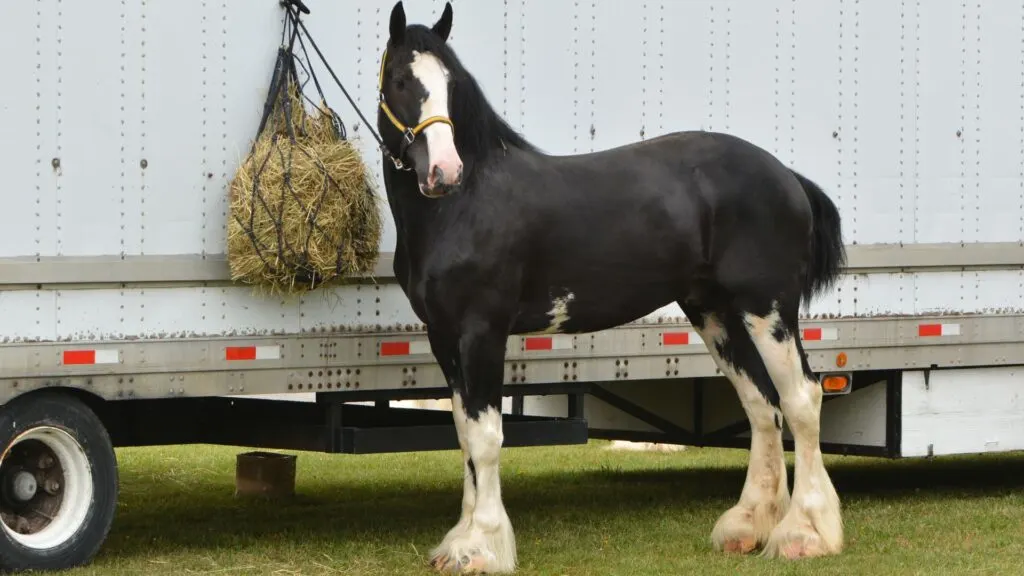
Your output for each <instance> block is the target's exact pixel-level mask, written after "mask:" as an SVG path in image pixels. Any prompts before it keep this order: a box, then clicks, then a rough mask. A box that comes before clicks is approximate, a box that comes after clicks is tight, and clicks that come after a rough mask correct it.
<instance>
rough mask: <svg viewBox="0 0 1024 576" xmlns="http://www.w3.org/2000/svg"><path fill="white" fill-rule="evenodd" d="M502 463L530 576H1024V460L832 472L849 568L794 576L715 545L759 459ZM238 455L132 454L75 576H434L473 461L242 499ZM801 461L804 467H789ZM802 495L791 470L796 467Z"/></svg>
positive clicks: (841, 565) (400, 464)
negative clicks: (88, 559)
mask: <svg viewBox="0 0 1024 576" xmlns="http://www.w3.org/2000/svg"><path fill="white" fill-rule="evenodd" d="M603 444H604V442H592V443H591V444H589V445H587V446H579V447H559V448H514V449H507V450H505V451H504V452H503V460H502V479H503V495H504V500H505V505H506V507H507V509H508V511H509V515H510V516H511V518H512V522H513V525H514V526H515V529H516V534H517V542H518V550H519V560H520V565H521V568H520V571H519V573H520V574H530V575H533V574H538V575H539V574H543V575H590V574H594V575H597V574H602V575H603V574H608V575H627V574H643V575H660V574H708V575H710V574H736V573H740V574H869V573H881V574H944V573H950V572H952V573H956V574H962V573H971V574H1009V573H1017V572H1019V571H1020V570H1021V568H1020V567H1021V566H1022V558H1024V539H1022V538H1021V534H1022V533H1024V496H1022V494H1021V492H1020V490H1019V488H1020V487H1021V486H1022V485H1024V457H1022V456H1020V455H989V456H984V457H971V458H946V459H936V460H933V461H923V460H915V461H906V462H891V461H881V460H871V459H863V458H839V457H830V458H827V465H828V468H829V470H830V472H831V473H832V475H833V479H834V482H835V483H836V487H837V489H838V490H839V493H840V497H841V498H842V499H843V504H844V513H845V520H846V534H847V550H846V551H845V552H844V553H843V554H842V555H841V556H838V557H832V558H826V559H816V560H804V561H800V562H796V563H790V562H785V561H780V560H774V561H773V560H767V559H764V558H758V557H756V556H754V557H735V556H726V555H722V554H718V553H715V552H714V551H712V550H711V548H710V546H709V544H708V535H709V533H710V530H711V527H712V526H713V524H714V522H715V520H716V518H717V517H718V515H719V514H720V513H721V512H723V511H724V510H725V509H726V508H728V507H729V506H731V505H732V504H733V503H734V502H735V500H736V498H737V496H738V495H739V491H740V488H741V486H742V484H743V478H744V470H745V466H746V456H747V453H746V452H745V451H742V450H717V449H695V448H690V449H688V450H686V451H684V452H680V453H673V454H657V453H623V452H608V451H605V450H602V449H601V447H602V446H603ZM240 451H243V450H241V449H236V448H229V447H228V448H225V447H206V446H192V447H166V448H165V447H160V448H132V449H122V450H119V451H118V457H119V462H120V470H121V500H120V506H119V508H118V514H117V518H116V520H115V522H114V527H113V529H112V531H111V534H110V537H109V538H108V540H107V542H106V544H105V545H104V547H103V549H102V550H101V552H100V554H99V555H98V557H97V558H96V560H95V561H94V563H93V564H92V565H90V566H88V567H85V568H81V569H76V570H72V571H69V572H67V574H74V575H86V574H114V575H119V574H224V575H234V574H279V575H298V574H302V575H332V574H334V575H337V574H344V575H376V574H402V575H406V574H408V575H413V576H415V575H417V574H423V575H429V574H432V573H433V572H432V571H431V570H430V569H429V568H428V567H426V562H427V553H428V551H429V550H430V548H431V547H432V546H434V545H435V544H436V543H437V542H438V541H439V540H440V538H441V537H442V536H443V535H444V533H445V532H446V531H447V530H448V528H450V527H451V525H452V524H453V523H454V522H455V520H456V519H457V517H458V512H459V505H460V501H461V464H460V460H459V456H458V454H457V453H456V452H441V453H414V454H397V455H375V456H343V455H325V454H316V453H300V455H299V458H298V462H297V465H298V472H297V474H298V477H297V483H296V484H297V485H296V490H297V493H298V494H297V496H296V498H295V499H294V500H293V501H290V502H287V503H278V502H266V501H259V500H252V499H235V498H234V497H233V487H234V456H235V454H237V453H238V452H240ZM787 457H788V458H790V462H791V455H787ZM790 482H792V466H791V465H790Z"/></svg>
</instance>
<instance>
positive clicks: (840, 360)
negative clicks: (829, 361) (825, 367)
mask: <svg viewBox="0 0 1024 576" xmlns="http://www.w3.org/2000/svg"><path fill="white" fill-rule="evenodd" d="M836 366H838V367H839V368H842V367H843V366H846V352H840V353H839V354H836Z"/></svg>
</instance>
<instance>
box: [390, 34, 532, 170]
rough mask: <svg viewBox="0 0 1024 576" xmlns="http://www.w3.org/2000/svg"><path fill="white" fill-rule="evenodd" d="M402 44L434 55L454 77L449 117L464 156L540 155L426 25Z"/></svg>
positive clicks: (456, 142)
mask: <svg viewBox="0 0 1024 576" xmlns="http://www.w3.org/2000/svg"><path fill="white" fill-rule="evenodd" d="M403 44H405V46H407V47H408V48H411V49H412V50H417V51H419V52H430V53H432V54H434V55H435V56H437V57H438V58H440V59H441V63H442V64H444V66H445V68H447V69H448V72H449V73H451V78H452V82H453V87H452V96H451V100H450V102H449V103H448V108H449V110H448V113H449V115H450V116H451V120H452V123H454V124H455V146H456V148H457V149H458V150H459V153H460V154H461V155H464V156H465V155H469V156H472V157H473V158H474V159H476V160H479V159H481V158H483V157H485V156H487V155H488V154H490V153H491V152H494V151H496V150H502V149H503V147H512V148H519V149H521V150H526V151H530V152H539V149H538V148H537V147H536V146H534V145H533V144H532V143H530V142H529V141H528V140H527V139H526V138H525V137H523V135H522V134H520V133H519V132H517V131H516V130H514V129H513V128H512V127H511V126H509V124H508V122H506V121H505V119H504V118H502V117H501V116H500V115H499V114H498V113H497V112H496V111H495V110H494V108H493V107H492V106H491V103H490V102H488V100H487V98H486V97H485V96H484V93H483V90H481V89H480V85H479V84H478V83H477V81H476V78H474V77H473V75H472V74H470V73H469V71H468V70H466V68H465V67H464V66H463V65H462V62H460V61H459V58H458V57H457V56H456V55H455V51H454V50H452V49H451V47H449V46H448V44H447V43H446V42H443V41H441V38H440V37H439V36H438V35H437V34H435V33H434V32H433V31H431V30H430V29H429V28H427V27H426V26H423V25H414V26H409V27H408V28H407V29H406V32H405V39H404V42H403Z"/></svg>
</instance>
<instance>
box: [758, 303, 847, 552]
mask: <svg viewBox="0 0 1024 576" xmlns="http://www.w3.org/2000/svg"><path fill="white" fill-rule="evenodd" d="M792 300H793V301H794V303H793V304H791V305H788V306H785V305H784V306H783V307H782V308H781V310H780V308H779V306H777V305H776V306H773V307H772V310H771V312H769V313H768V314H767V315H766V316H757V315H754V314H747V315H745V324H746V325H747V329H748V332H749V334H750V337H751V340H753V342H754V345H755V346H756V347H757V350H758V352H759V353H760V355H761V357H762V358H763V359H764V362H765V365H766V366H767V368H768V373H769V374H771V377H772V380H774V381H775V384H776V387H777V388H778V391H779V396H780V401H781V402H780V403H781V407H782V412H783V414H784V415H785V416H786V418H787V421H788V422H789V429H790V431H791V432H792V434H793V440H794V452H795V466H794V469H793V499H792V506H790V508H789V511H788V512H787V513H786V515H785V516H784V517H783V518H782V520H781V521H780V522H779V524H778V525H777V526H776V527H775V529H774V530H773V531H772V534H771V537H770V538H769V540H768V544H767V546H766V547H765V553H766V554H767V555H768V556H779V555H781V556H785V557H786V558H799V557H809V556H824V555H829V554H838V553H839V552H841V551H842V548H843V524H842V517H841V513H840V503H839V496H838V494H837V493H836V489H835V487H834V486H833V485H832V480H831V479H830V478H829V475H828V472H827V471H826V470H825V465H824V462H823V460H822V454H821V445H820V444H819V432H820V418H821V399H822V392H821V388H820V386H819V385H818V382H817V380H816V379H815V377H814V373H813V372H812V371H811V369H810V365H809V364H808V363H807V357H806V355H805V354H804V351H803V346H802V345H801V344H800V340H799V337H798V334H799V331H798V327H797V305H796V304H795V302H796V298H793V299H792Z"/></svg>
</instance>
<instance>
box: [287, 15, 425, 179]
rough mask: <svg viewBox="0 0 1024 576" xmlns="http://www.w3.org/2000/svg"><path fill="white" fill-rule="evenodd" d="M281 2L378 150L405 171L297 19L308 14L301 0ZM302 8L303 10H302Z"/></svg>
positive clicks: (303, 46) (304, 26) (396, 166)
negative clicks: (371, 137)
mask: <svg viewBox="0 0 1024 576" xmlns="http://www.w3.org/2000/svg"><path fill="white" fill-rule="evenodd" d="M283 2H284V3H286V4H287V5H286V6H285V11H286V12H287V13H288V17H289V18H291V21H292V23H293V24H294V25H295V26H296V28H297V29H301V30H302V33H303V34H304V35H305V36H306V38H307V39H308V40H309V45H310V46H312V47H313V50H314V51H315V52H316V55H317V56H318V57H319V58H320V61H321V62H323V65H324V68H325V69H326V70H327V72H328V73H329V74H330V75H331V78H332V79H334V83H335V84H337V85H338V88H340V89H341V93H342V94H344V95H345V98H346V99H347V100H348V103H349V104H351V105H352V109H353V110H355V112H356V114H358V115H359V118H360V119H361V120H362V121H363V124H365V125H366V128H367V130H369V131H370V134H372V135H373V138H374V140H376V141H377V145H378V148H379V150H380V151H381V152H382V153H384V154H385V155H387V157H388V158H390V159H391V162H392V163H393V164H394V165H395V168H398V169H399V170H405V169H406V168H405V166H404V165H403V164H402V162H401V161H400V160H399V159H398V158H396V157H395V155H394V154H392V153H391V151H390V150H388V147H387V146H385V145H384V140H383V139H382V138H381V137H380V134H378V133H377V131H376V130H375V129H374V127H373V125H372V124H370V121H369V120H367V119H366V116H363V113H362V111H361V110H360V109H359V106H358V105H357V104H356V103H355V100H353V99H352V96H351V95H349V93H348V90H346V89H345V85H344V84H342V82H341V80H340V79H338V75H337V74H335V73H334V69H333V68H331V65H330V64H329V63H328V62H327V58H326V57H324V54H323V52H321V51H320V47H319V46H317V44H316V40H313V37H312V36H311V35H310V33H309V30H307V29H306V25H305V24H303V22H302V20H301V19H300V18H299V14H298V11H299V10H302V11H303V12H305V13H306V14H309V9H308V8H305V6H304V5H302V2H301V0H283ZM303 8H305V9H304V10H303ZM299 42H300V44H302V41H301V40H300V41H299ZM302 48H303V50H305V45H304V44H302ZM381 66H382V67H383V62H382V63H381ZM310 68H312V65H310ZM319 87H320V85H319V82H317V89H319Z"/></svg>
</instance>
